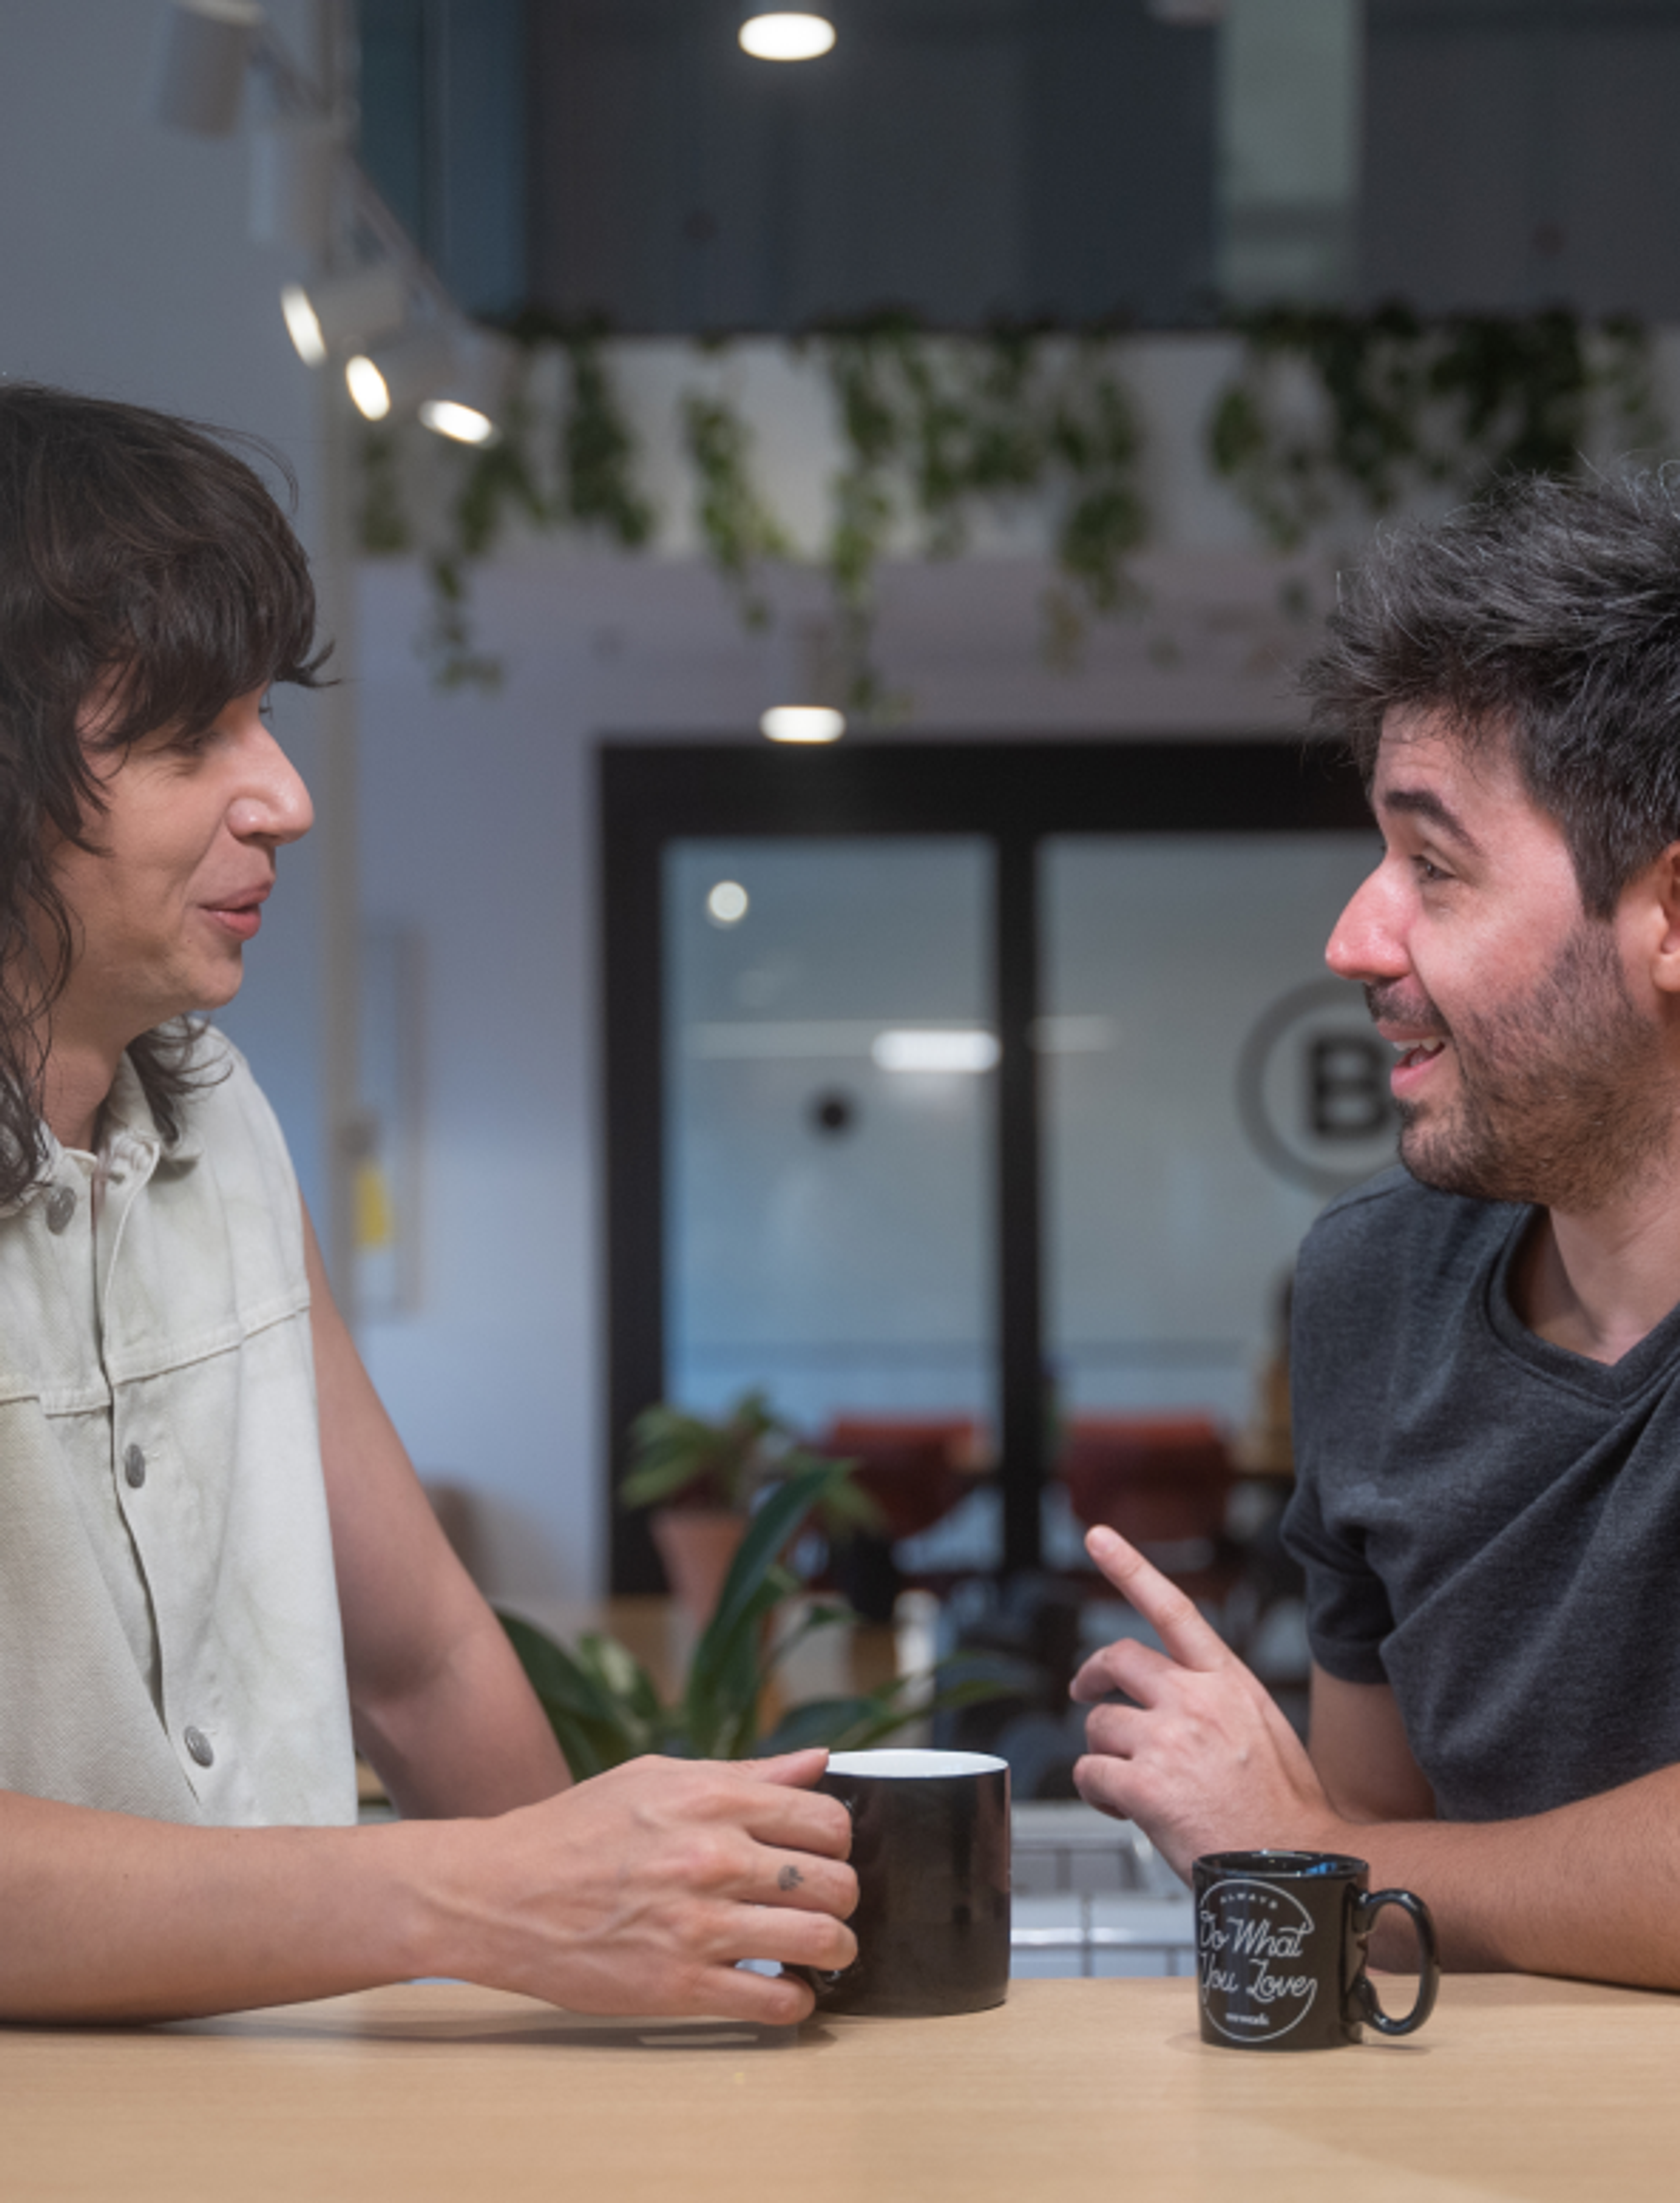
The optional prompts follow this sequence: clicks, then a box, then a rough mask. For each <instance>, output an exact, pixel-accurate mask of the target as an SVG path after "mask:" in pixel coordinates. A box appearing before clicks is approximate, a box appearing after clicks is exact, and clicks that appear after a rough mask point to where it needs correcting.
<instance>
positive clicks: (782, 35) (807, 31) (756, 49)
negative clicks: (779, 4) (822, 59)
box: [736, 14, 834, 62]
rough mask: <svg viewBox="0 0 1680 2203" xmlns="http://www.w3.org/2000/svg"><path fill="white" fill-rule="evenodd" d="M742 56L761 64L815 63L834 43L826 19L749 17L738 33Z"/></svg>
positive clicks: (802, 16)
mask: <svg viewBox="0 0 1680 2203" xmlns="http://www.w3.org/2000/svg"><path fill="white" fill-rule="evenodd" d="M736 35H737V37H738V38H739V39H740V47H741V50H742V52H743V53H748V54H751V55H752V56H753V58H754V60H756V61H761V62H814V61H816V59H817V57H818V56H819V55H822V54H826V53H828V51H829V50H830V49H831V48H832V47H833V45H834V25H833V24H832V23H831V22H830V21H828V17H827V16H826V15H804V14H799V15H752V16H750V17H749V18H748V19H747V21H746V22H745V23H743V24H742V25H741V27H740V31H739V32H737V34H736Z"/></svg>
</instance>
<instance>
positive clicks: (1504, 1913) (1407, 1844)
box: [1327, 1768, 1680, 1989]
mask: <svg viewBox="0 0 1680 2203" xmlns="http://www.w3.org/2000/svg"><path fill="white" fill-rule="evenodd" d="M1327 1834H1335V1837H1336V1841H1335V1848H1337V1849H1341V1850H1345V1851H1351V1852H1354V1853H1356V1854H1357V1855H1358V1856H1359V1857H1361V1858H1365V1859H1369V1860H1370V1862H1371V1886H1372V1887H1373V1888H1391V1887H1400V1888H1403V1889H1412V1890H1415V1891H1416V1892H1417V1893H1418V1895H1419V1896H1420V1897H1422V1898H1423V1899H1424V1900H1425V1901H1426V1903H1427V1904H1428V1905H1429V1910H1430V1911H1431V1913H1432V1914H1433V1915H1434V1917H1435V1927H1436V1930H1437V1933H1438V1935H1439V1937H1440V1941H1441V1963H1442V1964H1444V1965H1447V1966H1451V1967H1454V1968H1458V1969H1459V1970H1481V1971H1512V1972H1521V1973H1538V1974H1567V1975H1573V1976H1578V1977H1580V1978H1583V1979H1586V1980H1591V1981H1606V1982H1625V1983H1627V1984H1629V1985H1630V1986H1633V1987H1650V1988H1669V1989H1675V1988H1680V1769H1673V1768H1666V1769H1662V1770H1661V1771H1660V1772H1659V1773H1658V1774H1655V1775H1647V1776H1645V1777H1644V1778H1643V1779H1642V1780H1641V1781H1637V1782H1632V1783H1629V1784H1627V1785H1625V1786H1624V1787H1622V1788H1620V1789H1617V1790H1612V1791H1607V1792H1606V1793H1604V1794H1603V1795H1602V1796H1600V1797H1597V1798H1583V1799H1582V1800H1581V1801H1580V1803H1578V1804H1573V1805H1565V1806H1560V1807H1559V1808H1558V1809H1557V1810H1555V1811H1553V1812H1549V1813H1541V1814H1536V1815H1535V1816H1532V1817H1530V1818H1527V1819H1524V1820H1516V1821H1494V1822H1450V1821H1400V1822H1377V1823H1374V1824H1371V1825H1369V1826H1359V1825H1358V1824H1357V1823H1356V1824H1351V1825H1350V1824H1347V1823H1342V1824H1341V1827H1340V1829H1339V1831H1334V1832H1329V1831H1327ZM1373 1955H1374V1956H1375V1957H1376V1959H1377V1962H1378V1964H1382V1965H1394V1966H1402V1967H1404V1966H1407V1965H1409V1964H1412V1934H1411V1930H1410V1928H1407V1927H1406V1926H1405V1925H1404V1923H1403V1922H1400V1921H1399V1920H1398V1919H1397V1918H1395V1917H1394V1916H1389V1917H1388V1921H1387V1922H1385V1924H1383V1925H1382V1927H1381V1928H1379V1934H1378V1939H1377V1940H1376V1943H1375V1944H1374V1946H1373Z"/></svg>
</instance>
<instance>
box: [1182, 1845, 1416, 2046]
mask: <svg viewBox="0 0 1680 2203" xmlns="http://www.w3.org/2000/svg"><path fill="white" fill-rule="evenodd" d="M1194 1874H1195V1891H1196V1984H1197V1995H1198V2000H1199V2002H1200V2006H1201V2032H1202V2040H1203V2041H1204V2042H1217V2043H1223V2044H1224V2045H1226V2046H1228V2047H1229V2046H1233V2045H1234V2046H1235V2047H1236V2048H1238V2049H1240V2050H1329V2049H1334V2048H1335V2047H1336V2046H1338V2045H1340V2044H1341V2043H1344V2042H1358V2041H1359V2040H1360V2039H1361V2031H1362V2028H1363V2026H1364V2025H1365V2023H1370V2025H1371V2026H1372V2027H1374V2028H1375V2029H1376V2031H1377V2033H1378V2034H1379V2035H1410V2034H1411V2033H1412V2030H1413V2029H1415V2028H1419V2027H1421V2026H1422V2025H1423V2023H1424V2021H1425V2020H1426V2019H1427V2018H1428V2017H1429V2014H1430V2012H1431V2011H1433V2010H1434V2009H1435V1991H1436V1990H1437V1989H1438V1988H1439V1987H1440V1985H1441V1968H1440V1966H1439V1964H1437V1962H1436V1958H1435V1925H1434V1922H1432V1921H1431V1920H1430V1918H1429V1907H1428V1906H1427V1905H1425V1904H1424V1900H1423V1899H1422V1898H1421V1897H1414V1896H1413V1895H1412V1892H1411V1891H1410V1890H1409V1889H1379V1890H1378V1891H1377V1893H1376V1895H1375V1896H1374V1897H1373V1896H1372V1895H1371V1891H1370V1887H1369V1883H1370V1875H1371V1869H1370V1868H1369V1867H1368V1866H1367V1865H1366V1864H1365V1861H1364V1860H1363V1859H1357V1858H1345V1857H1341V1855H1340V1854H1339V1853H1337V1852H1211V1853H1210V1854H1209V1855H1208V1856H1207V1857H1205V1858H1199V1859H1198V1860H1197V1861H1196V1863H1195V1869H1194ZM1384 1905H1396V1906H1398V1907H1399V1909H1400V1911H1403V1912H1405V1913H1406V1915H1407V1916H1408V1917H1410V1919H1411V1922H1412V1927H1413V1928H1414V1930H1415V1931H1416V1934H1417V1937H1418V1993H1417V1995H1416V1997H1415V1998H1414V1999H1413V2000H1412V2009H1411V2011H1408V2012H1406V2014H1405V2015H1404V2017H1401V2018H1399V2019H1393V2018H1390V2017H1389V2016H1388V2013H1387V2012H1386V2011H1383V2009H1382V2005H1380V2004H1379V2003H1378V2002H1377V1999H1376V1990H1375V1989H1374V1988H1373V1987H1371V1982H1370V1980H1369V1978H1368V1977H1367V1976H1366V1973H1365V1946H1366V1944H1367V1942H1368V1941H1369V1940H1370V1936H1371V1926H1372V1923H1373V1922H1374V1921H1375V1920H1376V1916H1377V1914H1378V1913H1379V1912H1380V1911H1382V1908H1383V1906H1384Z"/></svg>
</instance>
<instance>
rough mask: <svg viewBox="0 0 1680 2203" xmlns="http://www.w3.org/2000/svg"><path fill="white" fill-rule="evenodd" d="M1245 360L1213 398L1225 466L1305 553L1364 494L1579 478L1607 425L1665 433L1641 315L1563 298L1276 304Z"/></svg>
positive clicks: (1215, 439)
mask: <svg viewBox="0 0 1680 2203" xmlns="http://www.w3.org/2000/svg"><path fill="white" fill-rule="evenodd" d="M1240 326H1241V334H1242V336H1243V338H1244V340H1245V343H1244V357H1243V363H1242V367H1241V371H1240V372H1239V374H1238V375H1237V377H1236V379H1235V381H1234V382H1233V383H1232V384H1231V385H1230V386H1229V387H1228V388H1227V389H1226V391H1225V392H1224V393H1223V396H1222V397H1221V399H1220V400H1219V403H1218V405H1217V407H1216V408H1215V410H1214V414H1213V417H1212V421H1211V426H1210V431H1209V438H1208V450H1209V457H1210V458H1211V462H1212V464H1213V466H1214V469H1215V470H1216V471H1217V473H1218V474H1220V475H1223V477H1224V478H1225V479H1226V480H1227V481H1229V482H1230V483H1231V485H1232V487H1234V488H1235V491H1236V492H1237V494H1238V495H1239V496H1240V497H1241V499H1242V500H1243V502H1244V504H1245V505H1247V508H1248V510H1249V511H1250V512H1251V513H1252V514H1253V517H1255V519H1256V520H1257V521H1258V522H1259V524H1260V526H1261V528H1262V529H1264V532H1265V533H1266V535H1268V536H1269V537H1270V539H1271V540H1272V541H1273V542H1274V543H1276V544H1277V545H1278V546H1280V547H1281V548H1283V549H1292V548H1294V546H1297V545H1299V544H1300V543H1301V542H1303V541H1304V540H1306V538H1307V537H1308V536H1309V535H1312V533H1313V531H1314V530H1315V529H1318V528H1320V527H1322V526H1323V524H1324V523H1327V522H1329V521H1330V520H1333V519H1334V518H1335V517H1336V516H1337V515H1338V514H1339V513H1340V512H1341V511H1344V510H1345V509H1346V508H1347V506H1348V505H1350V504H1351V505H1353V506H1354V507H1355V508H1357V509H1358V510H1359V512H1360V514H1361V516H1362V517H1364V516H1369V515H1374V514H1382V513H1386V512H1389V511H1393V510H1394V508H1395V507H1396V506H1397V505H1400V503H1401V502H1402V501H1404V500H1405V499H1407V498H1409V497H1412V496H1415V495H1416V494H1418V493H1419V492H1420V491H1429V490H1437V491H1438V490H1443V489H1444V490H1447V491H1448V492H1450V493H1453V495H1455V496H1459V497H1468V496H1474V495H1475V494H1476V493H1477V492H1478V491H1479V490H1480V489H1482V488H1483V487H1485V486H1486V485H1487V484H1488V482H1489V481H1493V480H1494V478H1495V477H1496V476H1498V475H1505V474H1510V473H1526V474H1572V473H1574V472H1576V471H1577V470H1578V469H1579V468H1580V467H1581V466H1582V465H1583V464H1585V461H1586V457H1587V454H1588V453H1589V451H1590V450H1591V449H1592V448H1593V446H1594V445H1595V442H1596V441H1597V440H1599V432H1600V430H1602V429H1605V428H1609V429H1611V430H1612V431H1613V433H1614V435H1615V438H1616V440H1617V441H1618V444H1619V445H1620V446H1621V447H1623V448H1628V447H1634V448H1637V447H1639V446H1649V445H1651V444H1653V443H1655V442H1657V441H1658V440H1659V437H1660V434H1661V427H1660V423H1659V422H1658V420H1657V418H1656V416H1655V412H1654V408H1653V399H1652V393H1651V379H1650V359H1649V346H1648V340H1647V337H1646V334H1645V332H1644V330H1643V328H1642V327H1641V326H1640V325H1639V324H1638V323H1637V322H1633V321H1630V320H1627V319H1612V320H1607V321H1604V322H1600V323H1598V324H1597V325H1596V326H1594V325H1590V324H1589V323H1586V322H1583V321H1582V320H1581V319H1580V318H1579V317H1578V316H1576V315H1574V314H1571V313H1569V312H1567V311H1566V310H1563V309H1561V308H1557V309H1553V310H1547V311H1545V312H1542V313H1538V314H1532V315H1506V314H1451V315H1447V316H1444V317H1442V318H1441V319H1439V320H1428V321H1426V320H1424V318H1423V317H1422V316H1419V315H1418V314H1416V313H1414V312H1413V311H1412V310H1411V308H1409V307H1406V306H1403V305H1388V306H1382V307H1379V308H1377V309H1376V310H1375V311H1373V312H1371V313H1366V314H1358V313H1346V312H1342V311H1340V310H1331V309H1329V308H1275V309H1272V310H1270V311H1267V312H1264V313H1260V314H1256V315H1253V316H1250V317H1249V318H1247V320H1245V321H1244V322H1242V323H1241V325H1240Z"/></svg>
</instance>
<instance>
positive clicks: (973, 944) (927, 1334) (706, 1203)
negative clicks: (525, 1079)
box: [664, 836, 997, 1564]
mask: <svg viewBox="0 0 1680 2203" xmlns="http://www.w3.org/2000/svg"><path fill="white" fill-rule="evenodd" d="M724 884H727V885H729V886H731V887H732V888H733V889H734V890H735V895H734V897H732V898H728V899H726V902H727V908H728V911H730V912H731V913H734V916H733V917H732V918H727V919H726V920H725V922H724V923H722V924H720V923H719V918H720V917H721V916H722V913H719V912H718V911H717V910H716V907H715V899H716V896H717V895H718V894H719V893H720V892H721V889H722V885H724ZM991 900H992V860H991V855H990V852H989V849H988V848H987V846H986V845H985V844H984V843H983V842H980V841H978V840H973V839H964V838H958V837H955V836H952V837H946V836H940V837H938V838H922V837H914V838H912V837H899V836H893V837H855V838H847V839H845V840H832V841H829V840H814V841H804V840H799V841H791V840H790V841H774V840H767V841H752V842H727V843H726V842H717V841H701V840H698V839H697V840H690V841H686V842H677V843H675V844H674V845H673V846H672V847H671V848H670V849H669V851H668V853H667V856H666V873H665V883H664V911H665V921H664V922H665V926H666V958H665V968H666V972H667V974H668V978H667V986H668V995H667V1001H666V1006H665V1019H666V1023H665V1046H666V1065H667V1073H666V1081H665V1111H666V1116H665V1125H666V1131H665V1155H666V1202H665V1214H666V1220H667V1221H666V1259H665V1279H666V1310H665V1335H666V1370H667V1379H666V1388H667V1391H668V1394H669V1397H671V1398H673V1399H674V1400H677V1401H680V1402H681V1403H682V1404H684V1405H685V1406H688V1407H691V1408H694V1409H700V1410H702V1411H706V1412H710V1411H712V1410H715V1409H719V1408H722V1407H723V1406H724V1405H726V1404H727V1403H728V1402H730V1401H731V1400H733V1399H734V1398H736V1397H738V1396H739V1395H740V1393H741V1392H743V1391H746V1390H747V1389H749V1388H752V1387H762V1388H763V1390H764V1391H767V1392H768V1393H769V1396H770V1398H771V1400H772V1402H773V1403H774V1404H775V1407H776V1408H777V1409H779V1410H780V1411H781V1413H782V1414H783V1415H787V1416H788V1417H789V1418H790V1419H791V1420H793V1421H794V1422H795V1423H796V1424H798V1425H799V1427H800V1428H801V1429H803V1430H805V1431H806V1432H810V1433H811V1434H813V1435H816V1436H819V1437H820V1436H821V1435H822V1433H823V1432H826V1431H828V1430H830V1429H831V1428H832V1427H833V1426H834V1425H836V1424H837V1423H849V1424H852V1425H853V1426H856V1425H857V1424H858V1423H859V1422H860V1421H861V1422H862V1423H864V1424H866V1425H867V1424H870V1423H875V1424H880V1425H886V1424H888V1423H892V1422H894V1421H897V1422H899V1423H900V1424H902V1423H903V1422H905V1421H906V1420H908V1421H910V1422H912V1423H919V1422H934V1421H940V1420H942V1421H944V1422H946V1423H947V1424H952V1425H955V1426H958V1428H965V1429H967V1430H968V1431H969V1432H970V1434H971V1444H972V1450H973V1452H974V1453H975V1454H976V1455H977V1456H981V1457H983V1456H984V1454H985V1452H986V1450H987V1447H988V1444H989V1438H990V1433H991V1432H992V1430H993V1427H994V1426H995V1421H996V1377H995V1361H996V1353H995V1324H994V1317H993V1308H994V1303H995V1301H996V1297H997V1296H996V1291H995V1288H994V1285H993V1267H994V1255H993V1237H994V1227H993V1178H994V1176H995V1164H994V1143H995V1137H996V1134H995V1122H994V1119H995V1112H996V1096H995V1089H996V1080H995V1078H993V1077H990V1076H988V1075H987V1070H988V1068H989V1066H990V1064H991V1063H993V1062H994V1061H995V1059H996V1041H995V1038H994V1037H993V1033H992V1031H991V1025H990V1020H991V996H992V987H991V976H990V956H989V942H990V927H991ZM982 1058H983V1059H984V1060H983V1061H982V1060H981V1059H982ZM977 1557H978V1559H979V1561H980V1562H981V1564H983V1563H984V1562H985V1561H986V1559H987V1558H988V1557H989V1554H987V1553H981V1554H980V1555H978V1556H977Z"/></svg>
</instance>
